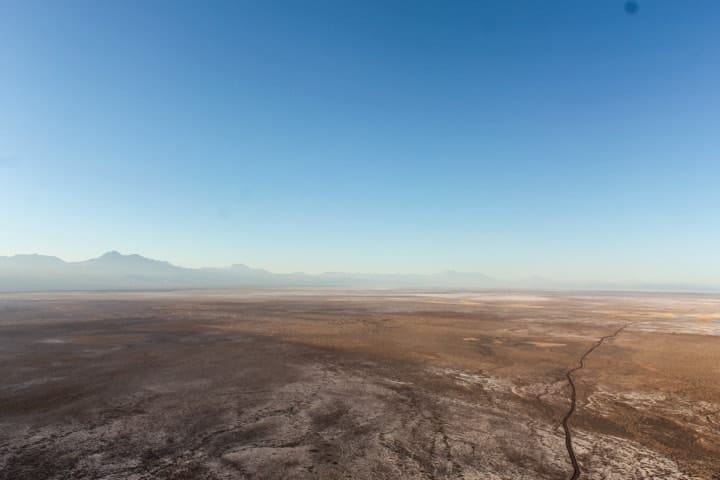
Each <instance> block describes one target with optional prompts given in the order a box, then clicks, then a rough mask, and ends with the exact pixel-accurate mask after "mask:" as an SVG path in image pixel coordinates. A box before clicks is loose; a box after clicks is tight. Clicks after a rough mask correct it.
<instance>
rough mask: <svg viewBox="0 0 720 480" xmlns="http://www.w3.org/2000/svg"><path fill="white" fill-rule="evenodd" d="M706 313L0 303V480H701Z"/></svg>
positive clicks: (261, 297)
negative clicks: (576, 471)
mask: <svg viewBox="0 0 720 480" xmlns="http://www.w3.org/2000/svg"><path fill="white" fill-rule="evenodd" d="M717 320H720V299H719V298H717V297H708V296H700V295H667V294H663V295H660V294H656V295H651V294H643V295H639V294H636V295H630V294H628V295H619V294H612V295H611V294H560V293H553V294H549V293H533V294H530V293H499V292H474V293H473V292H447V293H429V292H408V291H402V292H400V291H369V292H363V291H350V290H348V291H340V290H335V291H323V290H319V289H312V290H294V291H285V290H273V291H263V290H243V291H233V292H229V291H225V292H222V291H215V292H155V293H125V294H121V293H115V294H112V293H102V294H69V293H68V294H45V295H40V294H35V295H3V296H0V375H1V377H0V378H2V379H3V380H2V383H1V384H0V479H8V480H9V479H13V480H14V479H33V480H34V479H156V478H160V479H163V478H167V479H244V478H248V479H249V478H258V479H265V478H267V479H286V478H294V479H384V478H385V479H391V478H392V479H394V478H405V479H562V478H570V477H571V475H573V465H572V464H571V462H570V458H569V456H568V450H567V449H566V443H565V433H564V431H563V418H564V417H565V416H566V414H567V413H568V409H569V407H570V398H571V390H570V387H569V385H568V382H567V379H566V374H567V372H568V371H569V370H570V369H572V368H574V367H576V366H577V365H578V361H579V359H580V358H581V357H582V356H583V354H584V353H585V352H587V351H588V349H589V348H591V347H592V346H593V345H594V344H595V343H596V342H598V339H599V338H601V337H603V336H607V335H608V333H609V332H613V331H616V330H617V329H619V328H620V327H622V326H624V325H628V326H627V327H626V328H625V329H624V330H623V331H622V333H621V334H619V335H617V336H614V337H612V338H607V339H606V340H605V341H604V342H602V344H601V345H599V346H598V347H597V348H596V349H594V350H593V351H592V354H591V355H588V356H587V358H585V360H584V366H583V368H582V369H581V370H576V371H574V373H573V380H574V384H575V388H576V392H575V393H576V409H575V411H574V413H573V415H572V418H570V419H569V421H568V427H569V429H570V431H571V432H572V442H573V447H574V448H573V450H574V453H575V455H576V459H577V462H578V465H579V468H580V478H587V479H642V478H647V479H650V478H667V479H708V480H714V479H716V478H720V460H719V459H720V323H718V322H717Z"/></svg>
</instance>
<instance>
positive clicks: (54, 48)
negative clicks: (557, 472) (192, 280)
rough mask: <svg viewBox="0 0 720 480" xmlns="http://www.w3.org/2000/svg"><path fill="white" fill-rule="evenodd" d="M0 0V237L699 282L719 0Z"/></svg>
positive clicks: (427, 268)
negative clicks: (633, 8) (633, 4)
mask: <svg viewBox="0 0 720 480" xmlns="http://www.w3.org/2000/svg"><path fill="white" fill-rule="evenodd" d="M638 4H639V10H638V12H637V13H636V14H634V15H633V14H629V13H627V12H626V11H625V8H624V2H623V1H614V0H603V1H578V0H568V1H550V0H548V1H542V2H539V1H528V2H515V1H509V0H498V1H485V0H483V1H471V2H462V1H453V2H446V1H440V0H438V1H433V2H421V1H396V2H392V1H382V2H380V1H378V2H372V1H369V0H362V1H343V0H328V1H320V0H302V1H301V0H297V1H288V2H285V1H280V0H273V1H234V2H227V3H225V2H220V1H208V2H196V1H189V2H181V1H177V0H172V1H167V2H165V1H158V0H146V1H142V2H134V1H127V0H123V1H119V0H117V1H109V0H105V1H95V0H89V1H62V0H52V1H47V2H39V1H33V0H17V1H15V0H2V1H0V255H9V254H15V253H31V252H40V253H47V254H53V255H58V256H60V257H63V258H65V259H68V260H74V259H82V258H87V257H91V256H97V255H99V254H100V253H102V252H104V251H106V250H110V249H117V250H121V251H123V252H126V253H131V252H137V253H141V254H143V255H146V256H150V257H154V258H160V259H165V260H170V261H172V262H175V263H178V264H180V265H186V266H198V265H225V264H229V263H233V262H243V263H247V264H249V265H253V266H257V267H264V268H268V269H271V270H275V271H295V270H305V271H310V272H317V271H324V270H345V271H365V272H367V271H376V272H432V271H438V270H444V269H456V270H473V271H480V272H485V273H487V274H490V275H495V276H500V277H508V278H512V277H522V276H528V275H542V276H546V277H549V278H553V279H560V280H579V281H582V280H587V279H597V280H608V279H612V280H618V281H635V280H642V281H652V282H655V281H658V282H660V281H662V282H665V281H679V282H698V283H715V284H718V283H720V27H719V25H720V2H718V1H715V0H708V1H695V2H687V1H684V0H677V1H649V0H648V1H638Z"/></svg>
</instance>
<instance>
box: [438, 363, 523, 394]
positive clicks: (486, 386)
mask: <svg viewBox="0 0 720 480" xmlns="http://www.w3.org/2000/svg"><path fill="white" fill-rule="evenodd" d="M428 370H429V371H430V372H431V373H432V374H433V375H438V376H442V377H447V378H451V379H453V380H455V382H456V383H457V384H458V385H461V386H463V387H466V388H471V387H472V386H479V387H481V388H482V389H483V390H486V391H495V392H510V391H511V390H512V388H513V384H512V382H511V381H510V380H507V379H505V378H499V377H493V376H490V375H486V374H484V373H469V372H464V371H462V370H456V369H453V368H430V369H428Z"/></svg>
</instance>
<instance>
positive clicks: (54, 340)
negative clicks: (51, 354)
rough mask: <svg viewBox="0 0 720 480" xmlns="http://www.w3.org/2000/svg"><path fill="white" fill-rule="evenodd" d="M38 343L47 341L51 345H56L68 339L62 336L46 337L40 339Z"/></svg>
mask: <svg viewBox="0 0 720 480" xmlns="http://www.w3.org/2000/svg"><path fill="white" fill-rule="evenodd" d="M37 343H47V344H50V345H56V344H61V343H67V341H66V340H64V339H62V338H44V339H42V340H38V342H37Z"/></svg>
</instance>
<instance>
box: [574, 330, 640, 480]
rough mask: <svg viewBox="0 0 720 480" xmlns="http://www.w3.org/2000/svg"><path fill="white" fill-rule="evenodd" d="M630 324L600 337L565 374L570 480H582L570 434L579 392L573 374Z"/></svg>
mask: <svg viewBox="0 0 720 480" xmlns="http://www.w3.org/2000/svg"><path fill="white" fill-rule="evenodd" d="M628 325H629V324H625V325H623V326H622V327H620V328H618V329H617V330H615V332H613V333H612V334H610V335H605V336H604V337H600V339H599V340H598V341H597V342H595V343H594V344H593V345H592V346H591V347H590V348H588V349H587V350H586V351H585V353H583V355H582V357H580V361H579V362H578V366H577V367H575V368H571V369H570V370H568V371H567V373H566V374H565V377H566V378H567V381H568V385H570V409H569V410H568V412H567V413H566V414H565V416H564V417H563V420H562V426H563V430H565V447H566V448H567V451H568V456H569V457H570V462H571V463H572V467H573V474H572V477H570V480H577V479H578V478H580V473H581V471H580V464H579V463H578V461H577V458H576V457H575V450H574V449H573V444H572V433H571V432H570V425H569V422H570V417H572V415H573V413H575V406H576V404H577V392H576V389H575V381H574V380H573V377H572V374H573V373H575V372H577V371H578V370H580V369H582V368H583V367H584V366H585V359H586V358H587V357H588V356H589V355H590V354H591V353H592V352H594V351H595V349H596V348H598V347H599V346H600V345H602V344H603V342H604V341H605V340H607V339H609V338H614V337H616V336H617V335H618V334H619V333H620V332H622V331H623V330H625V328H627V327H628Z"/></svg>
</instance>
